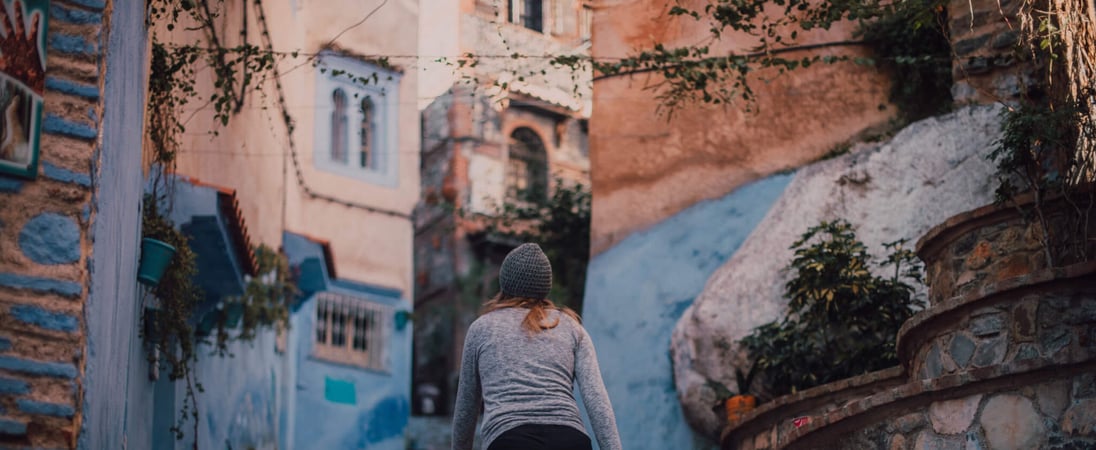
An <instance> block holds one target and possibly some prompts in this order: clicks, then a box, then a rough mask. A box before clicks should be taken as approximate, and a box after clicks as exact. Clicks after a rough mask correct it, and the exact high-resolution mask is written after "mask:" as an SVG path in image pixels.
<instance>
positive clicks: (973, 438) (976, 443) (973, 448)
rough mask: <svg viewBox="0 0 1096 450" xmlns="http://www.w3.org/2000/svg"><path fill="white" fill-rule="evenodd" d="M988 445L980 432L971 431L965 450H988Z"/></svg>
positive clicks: (968, 433) (964, 446)
mask: <svg viewBox="0 0 1096 450" xmlns="http://www.w3.org/2000/svg"><path fill="white" fill-rule="evenodd" d="M986 448H987V447H986V443H985V442H984V441H983V439H982V435H981V434H979V433H978V431H975V430H971V431H968V432H967V439H966V442H964V443H963V450H983V449H986Z"/></svg>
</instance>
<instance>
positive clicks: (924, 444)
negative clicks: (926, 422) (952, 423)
mask: <svg viewBox="0 0 1096 450" xmlns="http://www.w3.org/2000/svg"><path fill="white" fill-rule="evenodd" d="M913 448H914V449H915V450H963V443H962V442H960V441H959V440H957V439H949V438H947V437H944V436H939V435H936V434H933V433H931V432H929V431H922V432H921V433H919V434H918V435H917V440H916V441H914V443H913Z"/></svg>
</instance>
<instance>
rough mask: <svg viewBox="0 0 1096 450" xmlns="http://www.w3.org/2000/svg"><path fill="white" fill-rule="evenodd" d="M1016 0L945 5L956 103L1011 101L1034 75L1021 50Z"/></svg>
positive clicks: (1023, 92)
mask: <svg viewBox="0 0 1096 450" xmlns="http://www.w3.org/2000/svg"><path fill="white" fill-rule="evenodd" d="M1020 3H1021V2H1020V0H1000V1H998V0H972V1H970V2H956V1H953V2H949V3H948V18H949V21H948V34H949V36H950V37H951V42H952V49H953V50H954V51H955V56H954V58H953V59H952V78H953V79H954V80H955V81H954V84H953V85H952V90H951V92H952V97H953V98H954V99H955V102H956V103H958V104H964V103H969V102H975V103H994V102H1011V101H1014V100H1017V99H1018V98H1019V97H1020V96H1021V95H1023V94H1025V93H1026V92H1025V91H1024V89H1025V88H1024V86H1027V85H1030V82H1031V81H1032V77H1033V76H1035V75H1034V72H1032V68H1031V67H1030V65H1027V64H1020V62H1021V61H1023V59H1024V58H1025V57H1026V55H1025V53H1024V51H1023V50H1020V47H1019V44H1020V34H1019V26H1020V21H1019V19H1018V18H1017V17H1016V12H1017V11H1018V9H1019V7H1020Z"/></svg>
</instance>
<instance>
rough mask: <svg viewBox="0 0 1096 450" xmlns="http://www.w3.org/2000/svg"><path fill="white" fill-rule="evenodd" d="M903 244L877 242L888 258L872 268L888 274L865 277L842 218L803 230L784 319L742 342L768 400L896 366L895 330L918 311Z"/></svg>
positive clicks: (863, 257) (915, 274) (917, 270)
mask: <svg viewBox="0 0 1096 450" xmlns="http://www.w3.org/2000/svg"><path fill="white" fill-rule="evenodd" d="M903 244H904V241H895V242H891V243H887V244H884V245H885V247H886V248H887V249H888V250H889V251H890V254H889V255H887V257H886V258H885V259H884V260H882V261H881V262H878V263H877V265H878V267H879V268H880V269H884V270H888V271H889V273H890V275H889V276H877V275H874V274H872V272H871V265H872V264H873V261H872V257H871V255H869V254H868V252H867V249H866V247H865V245H864V244H863V243H862V242H860V241H859V240H858V239H857V238H856V234H855V231H854V229H853V227H852V225H850V224H849V223H848V222H846V221H844V220H836V221H833V222H822V223H820V224H819V225H817V226H814V227H811V228H810V229H808V230H807V232H806V233H804V234H803V235H802V236H801V237H800V238H799V240H797V241H796V242H795V243H794V244H793V245H792V248H793V249H794V250H795V257H794V258H793V259H792V262H791V263H790V264H789V266H788V268H789V270H792V271H793V273H794V275H793V277H792V279H791V280H790V281H788V283H787V284H786V285H785V292H786V295H787V298H788V312H787V315H786V317H784V318H783V319H782V320H779V321H774V322H770V323H767V324H765V325H762V326H760V327H758V328H756V329H754V330H753V332H752V333H751V334H750V335H748V336H746V337H745V338H743V339H742V345H743V347H744V348H745V349H746V350H747V351H748V352H749V354H750V355H751V357H752V358H754V360H755V361H756V362H755V367H756V369H757V370H758V371H759V374H760V376H761V379H762V381H763V383H764V387H765V391H766V392H767V393H768V394H769V395H772V396H780V395H784V394H788V393H793V392H796V391H799V390H803V389H807V388H810V387H813V386H817V385H820V384H824V383H828V382H831V381H835V380H839V379H842V378H847V377H851V376H855V375H859V374H862V373H865V372H870V371H873V370H880V369H884V368H887V367H891V366H893V365H895V364H897V363H898V357H897V353H896V350H895V339H896V336H897V333H898V329H899V328H900V327H901V326H902V323H903V322H905V321H906V319H908V318H909V317H910V316H912V315H913V313H914V309H915V308H919V307H923V306H924V303H923V301H922V300H921V299H919V298H918V297H917V296H916V295H915V289H914V283H921V266H920V264H919V263H918V262H917V259H916V256H915V255H914V254H913V252H912V251H911V250H908V249H905V248H903Z"/></svg>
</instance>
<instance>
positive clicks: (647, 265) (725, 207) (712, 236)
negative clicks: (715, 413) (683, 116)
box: [583, 175, 791, 449]
mask: <svg viewBox="0 0 1096 450" xmlns="http://www.w3.org/2000/svg"><path fill="white" fill-rule="evenodd" d="M790 181H791V175H778V176H773V177H770V178H767V179H764V180H761V181H758V182H755V183H753V184H750V185H747V186H745V187H742V188H739V189H738V190H736V191H734V192H732V193H730V194H728V195H726V196H724V197H723V198H720V199H716V200H710V201H705V202H701V203H698V204H696V205H694V206H692V207H690V208H688V209H686V210H684V211H682V212H680V213H678V214H676V215H674V216H672V217H669V218H667V219H666V220H663V221H662V222H660V223H658V224H657V225H654V226H652V227H651V228H649V229H647V230H645V231H642V232H638V233H635V234H633V235H631V236H629V237H628V238H626V239H624V240H623V241H621V242H620V243H619V244H617V245H616V246H614V247H613V248H610V249H609V250H606V251H605V252H603V253H601V254H599V255H597V256H596V257H595V258H594V259H593V260H591V261H590V265H589V268H588V269H587V281H586V298H585V303H584V309H583V323H584V324H585V326H586V329H587V331H588V332H589V334H590V336H591V338H592V339H593V341H594V345H595V347H596V348H597V353H598V361H599V363H600V365H601V374H602V377H603V378H604V380H605V387H606V389H607V390H608V391H609V397H610V399H611V400H612V402H613V410H614V411H615V412H616V418H617V426H618V428H619V430H620V437H621V440H622V441H623V444H624V448H628V449H693V448H711V447H715V443H714V442H710V441H707V440H705V439H704V438H702V437H700V436H697V435H696V434H695V433H693V432H692V429H691V428H689V425H688V424H687V423H686V422H685V417H684V414H683V413H682V411H681V406H680V404H679V403H678V400H677V392H676V391H675V389H674V382H673V369H672V366H671V363H670V335H671V333H672V332H673V329H674V326H675V325H676V324H677V321H678V319H679V318H680V317H681V314H682V313H683V312H684V311H685V308H687V307H689V305H691V304H692V302H693V300H694V299H695V298H696V296H697V295H699V294H700V292H701V291H702V290H703V288H704V285H705V283H707V281H708V277H710V276H711V274H712V273H713V272H714V271H715V270H716V269H717V268H719V266H721V265H722V264H723V263H724V262H726V261H727V259H728V258H730V256H731V255H732V254H733V253H734V252H735V250H737V249H738V247H739V246H740V245H741V244H742V242H743V241H744V240H745V239H746V237H747V236H748V235H749V234H750V232H752V231H753V229H754V228H755V227H756V226H757V224H758V222H760V221H761V219H762V218H763V217H764V216H765V214H766V213H767V212H768V211H769V208H770V207H771V206H772V205H773V203H775V202H776V200H777V199H778V198H779V197H780V195H781V193H783V192H784V188H785V187H787V185H788V183H789V182H790Z"/></svg>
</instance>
